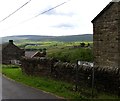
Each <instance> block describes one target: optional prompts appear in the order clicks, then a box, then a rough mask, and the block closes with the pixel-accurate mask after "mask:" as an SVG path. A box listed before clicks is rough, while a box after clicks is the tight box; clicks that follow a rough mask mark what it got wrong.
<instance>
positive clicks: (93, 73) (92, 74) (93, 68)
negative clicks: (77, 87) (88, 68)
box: [92, 66, 95, 98]
mask: <svg viewBox="0 0 120 101" xmlns="http://www.w3.org/2000/svg"><path fill="white" fill-rule="evenodd" d="M94 72H95V71H94V66H93V67H92V98H93V97H94V78H95V77H94Z"/></svg>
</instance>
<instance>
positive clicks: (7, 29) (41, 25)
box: [0, 0, 111, 37]
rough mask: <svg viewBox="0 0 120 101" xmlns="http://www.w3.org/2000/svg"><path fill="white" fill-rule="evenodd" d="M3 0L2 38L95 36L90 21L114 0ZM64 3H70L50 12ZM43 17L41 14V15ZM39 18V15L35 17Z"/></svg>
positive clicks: (0, 1)
mask: <svg viewBox="0 0 120 101" xmlns="http://www.w3.org/2000/svg"><path fill="white" fill-rule="evenodd" d="M28 1H29V0H0V13H1V14H0V37H2V36H10V35H53V36H60V35H78V34H92V33H93V29H92V23H91V20H92V19H93V18H94V17H95V16H96V15H97V14H98V13H99V12H100V11H101V10H102V9H103V8H104V7H105V6H106V5H107V4H108V3H109V2H110V1H111V0H31V1H30V2H29V3H28V4H27V5H25V6H24V7H23V8H21V9H20V10H18V11H17V12H16V13H14V14H13V15H11V16H10V17H8V18H7V19H5V20H4V21H2V20H3V19H4V18H5V17H7V16H8V15H9V14H11V13H13V12H14V11H15V10H16V9H18V8H19V7H21V6H22V5H23V4H25V3H26V2H28ZM63 2H67V3H65V4H63V5H61V6H59V7H57V8H55V9H53V10H51V11H49V12H47V13H44V14H41V13H42V12H44V11H46V10H49V9H50V8H52V7H55V6H57V5H59V4H61V3H63ZM39 14H41V15H39ZM36 15H39V16H37V17H35V16H36Z"/></svg>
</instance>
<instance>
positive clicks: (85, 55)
mask: <svg viewBox="0 0 120 101" xmlns="http://www.w3.org/2000/svg"><path fill="white" fill-rule="evenodd" d="M81 43H85V45H84V46H82V47H81ZM15 44H16V45H17V46H19V47H21V48H24V49H25V50H26V51H41V50H43V49H46V52H47V56H48V57H53V58H55V59H59V60H61V61H63V62H75V61H76V60H81V61H90V62H92V61H93V52H92V46H93V43H92V42H59V41H30V40H25V41H20V42H16V43H15Z"/></svg>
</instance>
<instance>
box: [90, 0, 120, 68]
mask: <svg viewBox="0 0 120 101" xmlns="http://www.w3.org/2000/svg"><path fill="white" fill-rule="evenodd" d="M92 23H93V32H94V34H93V42H94V44H93V45H94V48H93V49H94V61H95V66H99V67H102V68H120V0H118V2H110V3H109V4H108V5H107V6H106V7H105V8H104V9H103V10H102V11H101V12H100V13H99V14H98V15H97V16H96V17H95V18H94V19H93V20H92Z"/></svg>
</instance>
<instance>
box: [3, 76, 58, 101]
mask: <svg viewBox="0 0 120 101" xmlns="http://www.w3.org/2000/svg"><path fill="white" fill-rule="evenodd" d="M2 99H43V100H44V99H50V100H51V99H56V100H57V99H60V98H58V97H56V96H55V95H52V94H50V93H46V92H43V91H41V90H37V89H35V88H32V87H29V86H26V85H23V84H20V83H17V82H15V81H13V80H10V79H8V78H6V77H2Z"/></svg>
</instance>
